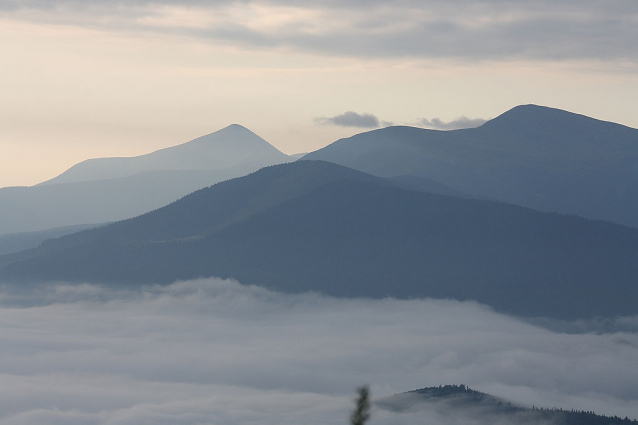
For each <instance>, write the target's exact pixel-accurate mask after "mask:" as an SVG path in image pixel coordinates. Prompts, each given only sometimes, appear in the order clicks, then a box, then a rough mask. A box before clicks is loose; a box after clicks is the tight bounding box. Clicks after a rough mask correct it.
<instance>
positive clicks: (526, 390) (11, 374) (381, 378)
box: [0, 279, 638, 424]
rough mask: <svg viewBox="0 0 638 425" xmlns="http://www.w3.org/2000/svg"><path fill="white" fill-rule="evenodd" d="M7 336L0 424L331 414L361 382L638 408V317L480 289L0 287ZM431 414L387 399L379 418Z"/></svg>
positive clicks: (406, 419) (622, 411) (267, 419)
mask: <svg viewBox="0 0 638 425" xmlns="http://www.w3.org/2000/svg"><path fill="white" fill-rule="evenodd" d="M624 320H625V321H629V322H631V323H635V318H633V319H632V318H627V319H624ZM561 326H562V325H561ZM0 347H2V350H0V379H1V382H2V385H1V386H0V423H1V424H34V423H38V424H76V423H77V424H174V423H180V424H208V423H210V424H213V423H214V424H252V423H255V424H257V423H259V424H300V423H303V424H332V423H335V424H336V423H346V422H347V415H348V412H349V410H350V408H351V405H352V398H353V397H354V390H355V388H356V387H358V386H360V385H361V384H369V385H370V386H371V389H372V393H373V397H374V398H380V397H383V396H387V395H391V394H395V393H400V392H404V391H408V390H412V389H416V388H422V387H426V386H433V385H439V384H453V383H464V384H467V385H469V386H470V387H472V388H474V389H477V390H480V391H484V392H488V393H491V394H493V395H496V396H500V397H504V398H507V399H509V400H512V401H514V402H521V403H527V404H530V405H531V404H535V405H536V406H545V407H553V406H557V407H563V408H568V409H571V408H574V409H578V410H581V409H582V410H594V411H595V412H596V413H598V414H608V415H618V416H622V417H624V416H625V415H627V416H629V417H630V418H638V396H636V395H637V394H638V370H637V369H636V367H635V359H636V358H638V334H637V333H635V332H630V331H623V332H621V331H615V332H612V333H601V332H598V333H594V332H592V333H562V332H559V331H552V330H548V329H546V328H542V327H538V326H535V325H534V324H530V323H525V322H523V321H521V320H518V319H515V318H511V317H508V316H504V315H501V314H497V313H494V312H493V311H491V310H490V309H489V308H487V307H485V306H482V305H479V304H476V303H472V302H457V301H452V300H429V299H426V300H394V299H384V300H367V299H348V300H345V299H335V298H329V297H324V296H320V295H317V294H302V295H289V294H280V293H275V292H271V291H267V290H265V289H262V288H258V287H247V286H243V285H240V284H238V283H236V282H233V281H221V280H216V279H205V280H198V281H191V282H181V283H175V284H173V285H170V286H167V287H159V286H158V287H152V288H146V289H144V290H142V291H115V290H108V289H105V288H102V287H99V286H92V285H79V286H71V285H64V284H59V285H50V286H47V287H43V288H40V289H39V290H36V291H32V292H28V293H27V292H24V293H21V294H20V293H16V292H8V291H6V290H5V291H3V292H1V293H0ZM422 415H423V412H420V413H415V414H414V415H406V414H396V413H392V412H389V411H383V410H379V409H378V408H377V409H376V410H374V412H373V420H372V421H371V423H372V424H385V423H388V424H389V423H393V424H397V423H398V424H402V423H403V424H408V423H423V420H424V418H423V416H422ZM457 419H458V418H457ZM427 420H428V423H440V424H445V423H447V422H446V421H447V420H448V419H446V418H445V417H442V416H436V415H434V416H433V415H430V416H428V417H427ZM468 421H470V422H468V423H472V420H471V418H469V419H468Z"/></svg>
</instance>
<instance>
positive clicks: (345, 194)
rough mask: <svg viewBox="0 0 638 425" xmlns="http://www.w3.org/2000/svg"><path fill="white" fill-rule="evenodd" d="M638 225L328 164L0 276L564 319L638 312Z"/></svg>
mask: <svg viewBox="0 0 638 425" xmlns="http://www.w3.org/2000/svg"><path fill="white" fill-rule="evenodd" d="M637 275H638V229H633V228H630V227H625V226H621V225H615V224H612V223H605V222H599V221H594V220H587V219H583V218H579V217H575V216H565V215H560V214H554V213H541V212H538V211H534V210H531V209H527V208H522V207H517V206H512V205H507V204H502V203H497V202H490V201H480V200H475V199H466V198H459V197H452V196H444V195H436V194H432V193H423V192H417V191H413V190H404V189H401V188H399V187H397V186H396V185H395V184H393V183H392V182H389V181H387V180H384V179H380V178H376V177H373V176H371V175H366V174H362V173H360V172H357V171H354V170H349V169H347V168H344V167H341V166H338V165H335V164H330V163H326V162H320V161H299V162H294V163H291V164H284V165H278V166H273V167H268V168H265V169H262V170H260V171H259V172H256V173H253V174H251V175H249V176H246V177H242V178H238V179H234V180H230V181H227V182H223V183H220V184H218V185H215V186H213V187H211V188H206V189H202V190H200V191H198V192H195V193H193V194H191V195H189V196H187V197H185V198H183V199H181V200H179V201H177V202H175V203H173V204H171V205H168V206H166V207H164V208H161V209H158V210H157V211H154V212H152V213H149V214H145V215H142V216H140V217H136V218H133V219H130V220H126V221H124V222H119V223H114V224H111V225H108V226H105V227H103V228H100V229H95V230H87V231H84V232H80V233H77V234H74V235H69V236H65V237H62V238H59V239H54V240H50V241H47V242H45V243H43V244H42V246H41V247H40V248H37V249H34V250H30V251H26V252H23V253H20V254H15V255H12V256H5V257H0V281H4V282H16V283H17V282H22V283H28V282H35V281H42V280H56V281H60V280H62V281H71V282H73V281H74V282H96V283H102V284H114V285H139V284H154V283H171V282H173V281H175V280H182V279H193V278H198V277H205V276H217V277H222V278H229V277H232V278H236V279H238V280H239V281H240V282H242V283H245V284H255V285H262V286H266V287H269V288H273V289H276V290H282V291H289V292H300V291H308V290H312V291H318V292H322V293H326V294H330V295H335V296H364V297H385V296H394V297H400V298H410V297H436V298H455V299H461V300H467V299H471V300H477V301H480V302H482V303H485V304H488V305H490V306H492V307H494V308H496V309H498V310H499V311H503V312H508V313H513V314H516V315H524V316H547V317H554V318H561V319H574V318H583V317H587V318H588V317H594V316H603V317H612V316H616V315H632V314H636V313H638V310H637V307H636V303H635V302H634V300H635V299H637V298H638V287H637V286H636V285H635V276H637Z"/></svg>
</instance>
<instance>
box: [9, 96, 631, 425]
mask: <svg viewBox="0 0 638 425" xmlns="http://www.w3.org/2000/svg"><path fill="white" fill-rule="evenodd" d="M636 164H638V130H637V129H634V128H630V127H626V126H622V125H619V124H615V123H612V122H607V121H601V120H597V119H594V118H590V117H587V116H583V115H579V114H575V113H571V112H568V111H564V110H560V109H554V108H549V107H543V106H537V105H521V106H517V107H515V108H513V109H511V110H509V111H506V112H505V113H503V114H502V115H500V116H498V117H496V118H494V119H492V120H487V121H486V122H485V123H482V125H480V126H478V127H474V128H464V129H457V130H447V131H442V130H428V129H423V128H417V127H410V126H387V127H385V128H380V129H376V130H372V131H366V132H362V133H359V134H356V135H354V136H352V137H348V138H343V139H339V140H337V141H335V142H334V143H331V144H330V145H328V146H326V147H324V148H322V149H319V150H316V151H314V152H310V153H308V154H306V155H303V156H301V155H286V154H284V153H282V152H281V151H279V150H278V149H276V148H275V147H274V146H272V145H271V144H269V143H268V142H267V141H266V140H264V139H263V138H261V137H260V136H258V135H257V134H255V133H253V132H252V131H250V130H249V129H247V128H245V127H243V126H241V125H238V124H233V125H230V126H228V127H226V128H223V129H221V130H219V131H217V132H214V133H211V134H208V135H205V136H202V137H199V138H197V139H194V140H192V141H190V142H187V143H183V144H180V145H176V146H173V147H169V148H165V149H162V150H158V151H154V152H151V153H148V154H145V155H141V156H136V157H118V158H96V159H90V160H86V161H83V162H80V163H78V164H76V165H75V166H73V167H71V168H69V169H68V170H67V171H65V172H64V173H62V174H60V175H59V176H57V177H55V178H53V179H50V180H47V181H44V182H42V183H40V184H37V185H34V186H28V187H26V186H24V187H5V188H0V323H1V324H0V347H2V349H1V351H0V377H1V379H2V383H3V384H2V385H0V392H1V393H2V394H1V395H0V423H2V424H5V423H6V424H16V425H17V424H142V423H148V424H174V423H179V424H208V423H211V424H212V423H214V424H253V423H254V424H279V425H284V424H300V423H304V424H333V423H334V424H337V423H347V421H348V415H349V414H350V412H351V410H352V409H353V406H354V405H353V403H352V401H353V397H354V391H355V389H356V388H358V387H360V386H361V385H368V386H369V387H366V388H369V389H370V391H371V395H372V399H371V406H370V409H371V410H370V419H369V423H370V424H372V425H375V424H378V425H381V424H405V425H407V424H415V425H416V424H435V425H448V424H449V425H452V424H466V425H472V424H486V425H487V424H494V423H498V424H534V425H545V424H547V425H636V424H638V421H637V420H638V398H637V397H638V396H637V395H638V368H637V367H636V360H637V359H638V302H637V301H638V167H637V166H636ZM363 422H365V420H364V421H363ZM353 423H354V422H353Z"/></svg>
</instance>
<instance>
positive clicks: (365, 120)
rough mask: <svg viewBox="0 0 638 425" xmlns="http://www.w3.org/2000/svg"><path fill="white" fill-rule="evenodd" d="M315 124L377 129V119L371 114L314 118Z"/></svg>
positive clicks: (345, 113) (346, 113) (349, 113)
mask: <svg viewBox="0 0 638 425" xmlns="http://www.w3.org/2000/svg"><path fill="white" fill-rule="evenodd" d="M315 122H317V123H319V124H324V125H337V126H339V127H360V128H377V127H379V125H380V124H379V119H378V118H377V117H376V116H374V115H372V114H358V113H356V112H353V111H348V112H344V113H343V114H341V115H335V116H334V117H319V118H315Z"/></svg>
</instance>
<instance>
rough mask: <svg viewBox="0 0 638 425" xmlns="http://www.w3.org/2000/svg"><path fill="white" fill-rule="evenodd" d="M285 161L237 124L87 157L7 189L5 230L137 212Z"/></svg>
mask: <svg viewBox="0 0 638 425" xmlns="http://www.w3.org/2000/svg"><path fill="white" fill-rule="evenodd" d="M282 162H289V158H288V157H287V156H286V155H284V154H282V153H281V152H279V151H278V150H276V149H275V148H274V147H273V146H271V145H269V144H268V143H267V142H266V141H264V140H263V139H261V138H260V137H258V136H256V135H255V134H254V133H252V132H250V131H249V130H247V129H245V128H243V127H241V126H238V125H233V126H230V127H227V128H225V129H223V130H220V131H218V132H216V133H213V134H211V135H208V136H204V137H202V138H199V139H195V140H193V141H191V142H188V143H185V144H183V145H179V146H176V147H175V148H168V149H164V150H161V151H157V152H154V153H151V154H148V155H144V156H142V157H135V158H105V159H104V160H94V161H89V162H84V163H81V164H80V165H78V166H77V168H76V167H73V168H71V169H70V170H69V171H68V172H67V173H64V174H63V175H61V176H60V177H59V178H56V179H53V180H51V181H49V182H47V183H46V184H41V185H37V186H34V187H10V188H2V189H0V217H1V219H0V235H3V234H12V233H20V232H33V231H42V230H48V229H53V228H58V227H63V226H73V225H77V224H85V223H106V222H111V221H116V220H122V219H125V218H129V217H134V216H137V215H140V214H143V213H145V212H148V211H151V210H154V209H156V208H159V207H162V206H164V205H166V204H168V203H170V202H172V201H175V200H176V199H178V198H181V197H183V196H184V195H186V194H188V193H190V192H193V191H195V190H197V189H201V188H202V187H206V186H210V185H212V184H215V183H218V182H220V181H223V180H227V179H231V178H235V177H240V176H243V175H246V174H248V173H251V172H253V171H256V170H258V169H260V168H262V167H265V166H268V165H273V164H279V163H282ZM82 164H84V165H82ZM91 164H97V165H98V166H96V167H93V165H91ZM158 167H164V168H162V169H158ZM180 167H182V168H180ZM145 169H152V170H150V171H144V170H145ZM130 173H133V174H131V175H128V174H130ZM124 174H126V176H124V177H118V178H111V177H115V176H118V175H124ZM100 179H101V180H100ZM80 180H86V181H80ZM63 181H68V182H67V183H62V182H63Z"/></svg>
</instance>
